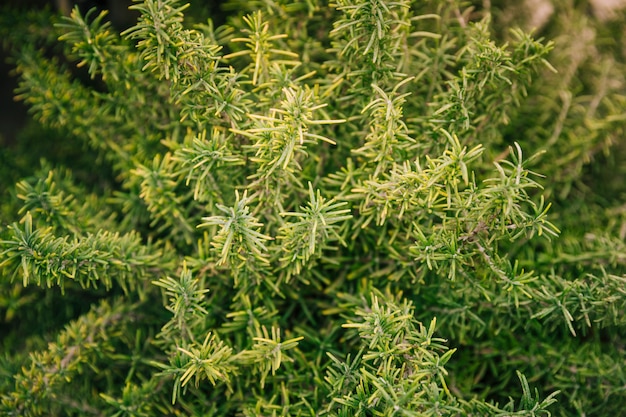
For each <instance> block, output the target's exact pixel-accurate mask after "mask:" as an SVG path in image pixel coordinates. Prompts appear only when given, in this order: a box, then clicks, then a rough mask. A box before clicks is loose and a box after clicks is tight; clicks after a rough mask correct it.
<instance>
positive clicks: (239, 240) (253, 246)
mask: <svg viewBox="0 0 626 417" xmlns="http://www.w3.org/2000/svg"><path fill="white" fill-rule="evenodd" d="M235 196H236V197H235V204H234V206H233V207H226V206H223V205H221V204H220V205H217V208H218V209H219V210H220V211H221V212H223V213H225V214H226V215H225V216H211V217H203V220H204V223H201V224H200V225H198V227H207V226H214V225H215V226H220V228H219V231H218V233H217V235H216V237H215V239H214V241H213V242H212V246H213V247H214V248H215V250H216V251H217V252H218V254H219V260H218V262H217V264H218V265H227V266H230V267H232V268H238V267H239V265H240V264H241V263H246V262H248V261H250V260H251V259H254V260H256V261H258V262H261V263H267V262H268V260H267V247H266V246H265V242H266V241H268V240H270V239H271V237H270V236H267V235H264V234H262V233H261V232H259V228H260V227H261V226H263V224H262V223H259V222H258V220H257V219H256V218H255V217H254V216H253V215H252V214H250V208H249V207H248V203H249V202H250V201H251V198H249V197H248V194H247V192H244V193H243V196H241V197H239V192H236V193H235Z"/></svg>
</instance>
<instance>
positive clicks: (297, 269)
mask: <svg viewBox="0 0 626 417" xmlns="http://www.w3.org/2000/svg"><path fill="white" fill-rule="evenodd" d="M309 198H310V200H309V203H308V205H307V206H306V207H301V212H290V213H281V216H283V217H291V218H294V217H295V218H296V219H298V220H297V221H292V222H288V223H285V224H283V225H282V226H281V228H280V231H279V236H278V241H279V243H280V244H281V252H282V256H281V258H280V262H281V265H282V267H283V268H285V269H286V272H287V278H286V280H287V281H289V279H290V277H291V276H292V275H296V276H300V275H301V272H302V268H303V267H305V266H307V265H308V264H309V262H310V260H311V259H314V258H319V257H320V256H322V250H324V249H332V247H331V246H329V243H330V242H332V241H339V242H340V243H342V244H343V245H345V242H344V241H343V239H342V238H341V236H340V235H339V232H338V229H339V227H338V226H337V225H335V223H340V222H345V221H346V220H349V219H351V218H352V216H351V215H349V214H348V213H350V210H349V209H340V208H341V207H343V206H345V205H346V204H347V203H346V202H335V201H334V200H332V199H331V200H329V201H326V200H325V199H324V198H323V197H322V195H321V194H320V191H319V190H317V192H314V191H313V186H312V185H311V183H309Z"/></svg>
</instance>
